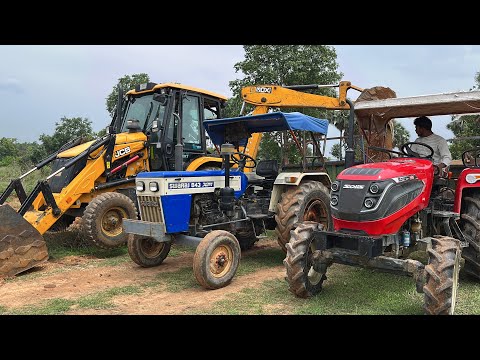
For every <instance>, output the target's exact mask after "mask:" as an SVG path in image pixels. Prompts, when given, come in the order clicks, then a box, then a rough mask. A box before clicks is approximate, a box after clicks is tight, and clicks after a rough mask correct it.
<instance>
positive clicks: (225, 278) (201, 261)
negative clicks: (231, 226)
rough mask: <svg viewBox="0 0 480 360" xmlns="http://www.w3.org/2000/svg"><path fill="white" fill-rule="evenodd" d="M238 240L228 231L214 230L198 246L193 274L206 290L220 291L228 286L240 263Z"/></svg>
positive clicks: (194, 258)
mask: <svg viewBox="0 0 480 360" xmlns="http://www.w3.org/2000/svg"><path fill="white" fill-rule="evenodd" d="M240 257H241V250H240V244H239V243H238V240H237V239H236V238H235V236H233V235H232V234H231V233H229V232H228V231H224V230H214V231H212V232H210V233H208V234H207V235H206V236H205V237H204V238H203V239H202V241H201V242H200V244H199V245H198V247H197V249H196V251H195V255H194V257H193V273H194V275H195V278H196V279H197V281H198V283H199V284H200V285H201V286H203V287H204V288H206V289H219V288H222V287H224V286H226V285H228V284H229V283H230V282H231V281H232V279H233V277H234V276H235V273H236V272H237V268H238V265H239V263H240Z"/></svg>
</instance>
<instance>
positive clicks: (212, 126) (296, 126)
mask: <svg viewBox="0 0 480 360" xmlns="http://www.w3.org/2000/svg"><path fill="white" fill-rule="evenodd" d="M203 126H204V127H205V129H206V130H207V132H208V134H209V135H210V139H211V140H212V142H213V143H214V144H215V145H221V144H223V143H225V142H230V143H233V144H235V145H239V146H245V145H246V144H247V141H248V138H249V137H250V136H251V134H253V133H260V132H272V131H284V130H287V131H292V130H303V131H311V132H314V133H320V134H322V135H327V131H328V120H325V119H318V118H315V117H312V116H309V115H305V114H302V113H300V112H291V113H284V112H280V111H279V112H272V113H267V114H260V115H249V116H239V117H234V118H224V119H216V120H206V121H204V122H203Z"/></svg>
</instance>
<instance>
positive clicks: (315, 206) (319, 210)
mask: <svg viewBox="0 0 480 360" xmlns="http://www.w3.org/2000/svg"><path fill="white" fill-rule="evenodd" d="M327 214H328V212H327V208H326V207H325V204H324V203H323V202H321V201H320V200H313V201H310V202H309V203H308V204H307V206H306V207H305V213H304V215H303V220H304V221H315V222H316V223H319V224H322V225H323V226H324V228H325V229H327V228H328V217H327Z"/></svg>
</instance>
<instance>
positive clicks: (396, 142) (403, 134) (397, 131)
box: [393, 121, 410, 149]
mask: <svg viewBox="0 0 480 360" xmlns="http://www.w3.org/2000/svg"><path fill="white" fill-rule="evenodd" d="M393 125H394V129H393V147H394V148H395V147H396V148H399V149H400V146H402V145H403V144H405V143H407V142H409V141H410V133H409V132H408V130H407V129H406V128H405V127H404V126H403V125H402V124H400V123H399V122H398V121H394V122H393Z"/></svg>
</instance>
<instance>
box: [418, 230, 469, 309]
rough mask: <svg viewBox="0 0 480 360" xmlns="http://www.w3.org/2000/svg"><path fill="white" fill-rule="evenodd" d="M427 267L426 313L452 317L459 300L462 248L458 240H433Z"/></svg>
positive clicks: (446, 237) (437, 238) (442, 237)
mask: <svg viewBox="0 0 480 360" xmlns="http://www.w3.org/2000/svg"><path fill="white" fill-rule="evenodd" d="M427 251H428V265H427V266H425V275H426V276H425V280H426V281H425V285H424V287H423V293H424V294H425V304H424V309H425V313H426V314H428V315H452V314H453V312H454V310H455V302H456V299H457V288H458V275H459V271H460V257H461V248H460V242H459V241H458V240H457V239H454V238H452V237H448V236H439V237H436V238H432V247H431V248H429V249H428V250H427Z"/></svg>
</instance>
